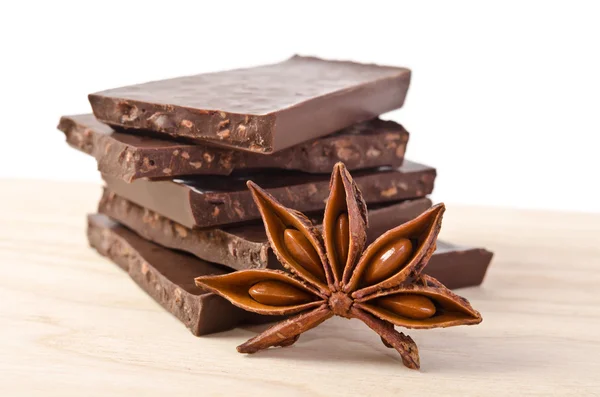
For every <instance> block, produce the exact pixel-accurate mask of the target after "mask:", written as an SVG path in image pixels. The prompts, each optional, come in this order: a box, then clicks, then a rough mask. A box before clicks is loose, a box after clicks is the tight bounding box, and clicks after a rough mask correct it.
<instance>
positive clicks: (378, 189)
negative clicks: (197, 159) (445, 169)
mask: <svg viewBox="0 0 600 397" xmlns="http://www.w3.org/2000/svg"><path fill="white" fill-rule="evenodd" d="M353 176H354V181H355V182H356V183H357V184H358V186H359V188H360V189H361V191H362V193H363V196H364V198H365V201H366V202H367V203H369V204H371V203H385V202H393V201H398V200H405V199H414V198H420V197H424V196H426V195H427V194H429V193H431V191H432V190H433V183H434V179H435V169H433V168H431V167H428V166H425V165H421V164H417V163H412V162H410V161H404V163H403V165H402V166H401V167H399V168H395V169H392V168H387V169H377V170H368V171H356V172H355V173H354V175H353ZM103 178H104V180H105V181H106V185H107V187H108V188H109V189H110V190H111V191H113V192H114V193H116V194H118V195H119V196H122V197H124V198H126V199H128V200H130V201H132V202H134V203H136V204H138V205H140V206H142V207H145V208H148V209H150V210H152V211H155V212H157V213H159V214H160V215H163V216H165V217H167V218H169V219H171V220H173V221H175V222H178V223H180V224H182V225H183V226H186V227H189V228H195V227H201V228H203V227H211V226H216V225H225V224H231V223H238V222H243V221H249V220H253V219H259V218H260V214H259V212H258V209H257V208H256V206H255V204H254V201H253V200H252V196H251V194H250V191H249V190H248V189H247V187H246V181H247V180H252V181H254V182H256V183H257V184H258V185H259V186H261V187H262V188H263V189H265V190H267V191H268V192H269V193H271V194H272V195H273V196H274V197H275V198H276V199H277V200H278V201H279V202H281V204H283V205H284V206H286V207H289V208H295V209H297V210H298V211H301V212H310V211H317V210H322V209H323V208H324V206H325V203H324V202H325V200H326V199H327V196H328V195H329V176H328V175H316V174H306V173H297V172H293V171H279V172H277V171H273V172H263V173H257V174H247V175H238V176H233V175H232V176H229V177H223V176H211V175H206V176H202V177H196V178H186V179H173V180H167V181H148V180H145V179H138V180H136V181H134V182H132V183H126V182H124V181H123V180H122V179H118V178H114V177H110V176H107V175H103Z"/></svg>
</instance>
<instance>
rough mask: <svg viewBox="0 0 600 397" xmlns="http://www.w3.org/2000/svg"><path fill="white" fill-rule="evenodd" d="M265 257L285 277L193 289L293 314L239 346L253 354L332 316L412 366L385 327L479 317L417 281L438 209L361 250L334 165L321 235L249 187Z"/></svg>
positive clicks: (348, 180) (351, 199)
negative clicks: (273, 259)
mask: <svg viewBox="0 0 600 397" xmlns="http://www.w3.org/2000/svg"><path fill="white" fill-rule="evenodd" d="M248 188H249V189H250V191H251V192H252V195H253V197H254V201H255V202H256V204H257V206H258V208H259V210H260V213H261V216H262V219H263V222H264V224H265V229H266V232H267V237H268V239H269V242H270V244H271V247H272V249H273V251H274V252H275V254H276V256H277V258H278V259H279V261H280V262H281V263H282V265H283V266H284V267H285V268H286V269H287V270H288V271H289V272H284V271H279V270H269V269H262V270H256V269H250V270H239V271H236V272H233V273H230V274H226V275H221V276H203V277H198V278H196V284H197V285H198V286H200V287H203V288H206V289H208V290H210V291H213V292H215V293H217V294H218V295H221V296H222V297H224V298H226V299H228V300H229V301H230V302H232V303H233V304H234V305H236V306H239V307H241V308H242V309H245V310H248V311H253V312H256V313H260V314H267V315H292V316H291V317H289V318H287V319H286V320H284V321H282V322H280V323H278V324H276V325H274V326H272V327H271V328H269V329H267V330H266V331H264V332H263V333H261V334H260V335H257V336H256V337H254V338H252V339H250V340H249V341H247V342H246V343H244V344H242V345H240V346H238V351H239V352H241V353H255V352H257V351H259V350H262V349H266V348H268V347H272V346H289V345H291V344H293V343H294V342H295V341H296V340H297V339H298V337H299V335H300V334H301V333H303V332H305V331H307V330H309V329H311V328H314V327H316V326H317V325H319V324H320V323H322V322H323V321H325V320H327V319H328V318H330V317H331V316H333V315H338V316H342V317H346V318H357V319H359V320H361V321H363V322H364V323H365V324H366V325H367V326H368V327H369V328H371V329H372V330H374V331H375V332H377V333H378V334H379V335H380V336H381V340H382V341H383V343H384V344H385V345H386V346H387V347H392V348H394V349H396V350H397V351H398V352H399V353H400V356H401V357H402V362H403V363H404V365H406V366H407V367H409V368H415V369H416V368H419V366H420V363H419V352H418V349H417V345H416V344H415V342H414V341H413V340H412V338H411V337H410V336H407V335H404V334H403V333H400V332H398V331H396V330H395V329H394V326H400V327H405V328H418V329H425V328H437V327H450V326H456V325H471V324H478V323H480V322H481V320H482V319H481V315H480V314H479V313H478V312H477V311H476V310H475V309H473V308H472V307H471V305H470V304H469V302H468V301H467V300H466V299H464V298H462V297H460V296H458V295H456V294H454V293H453V292H452V291H450V290H448V289H447V288H446V287H445V286H443V285H442V284H441V283H440V282H439V281H437V280H436V279H434V278H433V277H430V276H428V275H423V274H421V273H422V271H423V268H424V267H425V266H426V265H427V262H428V261H429V258H430V257H431V255H432V254H433V252H434V251H435V246H436V240H437V236H438V234H439V231H440V228H441V223H442V214H443V212H444V209H445V208H444V205H443V204H438V205H436V206H434V207H432V208H430V209H429V210H427V211H426V212H424V213H423V214H421V215H420V216H418V217H417V218H415V219H413V220H411V221H409V222H406V223H404V224H402V225H400V226H398V227H396V228H394V229H392V230H389V231H387V232H386V233H384V234H383V235H381V236H380V237H379V238H378V239H377V240H375V241H374V242H373V243H372V244H371V245H369V246H368V247H366V248H365V245H366V228H367V217H366V213H367V206H366V204H365V202H364V200H363V198H362V194H361V193H360V190H359V189H358V187H357V186H356V184H355V183H354V181H353V180H352V177H351V176H350V173H349V172H348V171H347V170H346V167H345V166H344V165H343V164H342V163H338V164H336V166H335V168H334V170H333V173H332V176H331V184H330V190H331V191H330V195H329V198H328V200H327V204H326V206H325V215H324V219H323V232H321V231H320V230H319V229H318V228H316V227H314V226H313V225H312V223H311V222H310V221H309V220H308V218H306V216H304V215H303V214H301V213H300V212H297V211H295V210H291V209H288V208H286V207H284V206H282V205H281V204H280V203H278V202H277V201H276V200H275V199H274V198H273V197H272V196H271V195H269V194H268V193H267V192H265V191H264V190H263V189H261V188H260V187H259V186H257V185H256V184H254V183H253V182H248Z"/></svg>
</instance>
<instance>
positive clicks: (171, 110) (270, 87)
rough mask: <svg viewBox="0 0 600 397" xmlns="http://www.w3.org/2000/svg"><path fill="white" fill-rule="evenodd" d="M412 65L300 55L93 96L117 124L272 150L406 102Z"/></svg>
mask: <svg viewBox="0 0 600 397" xmlns="http://www.w3.org/2000/svg"><path fill="white" fill-rule="evenodd" d="M409 83H410V70H408V69H405V68H397V67H388V66H379V65H373V64H360V63H354V62H345V61H328V60H322V59H318V58H313V57H301V56H294V57H292V58H290V59H288V60H287V61H284V62H281V63H276V64H272V65H265V66H258V67H253V68H247V69H236V70H230V71H225V72H218V73H208V74H199V75H195V76H187V77H179V78H174V79H169V80H161V81H154V82H150V83H145V84H138V85H132V86H128V87H121V88H115V89H112V90H107V91H102V92H98V93H95V94H90V95H89V100H90V103H91V104H92V108H93V110H94V115H95V116H96V118H98V120H100V121H102V122H105V123H107V124H109V125H111V126H113V127H124V128H133V129H141V130H146V131H151V132H154V133H155V134H158V135H163V136H164V135H167V136H169V137H171V138H175V139H178V138H180V139H182V140H187V141H191V142H204V143H206V142H210V143H213V144H217V145H220V146H226V147H232V148H237V149H242V150H248V151H253V152H259V153H273V152H276V151H278V150H281V149H285V148H288V147H290V146H293V145H296V144H298V143H301V142H305V141H308V140H311V139H314V138H317V137H320V136H324V135H328V134H331V133H333V132H335V131H337V130H340V129H342V128H345V127H348V126H350V125H352V124H354V123H358V122H360V121H364V120H368V119H372V118H374V117H377V116H378V115H380V114H382V113H385V112H388V111H390V110H393V109H397V108H399V107H401V106H402V105H403V104H404V98H405V97H406V92H407V90H408V86H409Z"/></svg>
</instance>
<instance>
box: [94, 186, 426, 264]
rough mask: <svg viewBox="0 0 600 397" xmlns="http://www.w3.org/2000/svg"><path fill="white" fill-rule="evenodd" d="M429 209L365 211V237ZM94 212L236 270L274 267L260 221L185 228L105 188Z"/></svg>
mask: <svg viewBox="0 0 600 397" xmlns="http://www.w3.org/2000/svg"><path fill="white" fill-rule="evenodd" d="M429 207H431V201H430V200H429V199H426V198H422V199H416V200H407V201H403V202H400V203H395V204H390V205H387V206H384V207H380V208H377V207H374V208H372V209H369V229H368V235H367V238H369V239H370V240H374V239H375V238H377V237H379V236H380V235H381V234H382V233H384V232H385V231H386V230H388V229H391V228H393V227H395V226H398V225H400V224H401V223H404V222H406V221H408V220H410V219H413V218H414V217H416V216H417V215H419V214H421V213H422V212H423V211H425V210H426V209H428V208H429ZM98 212H99V213H101V214H104V215H106V216H108V217H110V218H112V219H114V220H116V221H117V222H119V223H120V224H122V225H124V226H127V227H128V228H130V229H132V230H133V231H135V232H136V233H137V234H139V235H141V236H142V237H144V238H145V239H148V240H150V241H153V242H155V243H158V244H160V245H162V246H165V247H168V248H174V249H178V250H182V251H186V252H189V253H192V254H194V255H196V256H197V257H199V258H202V259H204V260H207V261H210V262H214V263H218V264H222V265H225V266H228V267H231V268H233V269H238V270H240V269H249V268H264V267H270V268H276V267H278V261H277V258H275V255H274V254H273V252H272V251H271V250H270V248H269V243H268V241H267V236H266V234H265V229H264V226H263V224H262V222H253V223H252V224H245V225H239V226H223V227H221V228H211V229H189V228H186V227H185V226H182V225H180V224H179V223H177V222H174V221H172V220H170V219H167V218H165V217H164V216H161V215H159V214H157V213H156V212H154V211H151V210H148V209H146V208H143V207H140V206H139V205H137V204H134V203H132V202H131V201H128V200H126V199H124V198H123V197H120V196H118V195H116V194H114V193H113V192H110V191H108V190H105V191H104V194H103V195H102V199H101V200H100V204H99V205H98ZM307 215H308V216H309V217H310V218H312V219H311V220H312V221H313V223H314V224H317V225H318V224H320V222H321V221H322V220H323V211H319V212H317V213H313V214H307Z"/></svg>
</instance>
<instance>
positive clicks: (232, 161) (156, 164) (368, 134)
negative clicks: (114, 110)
mask: <svg viewBox="0 0 600 397" xmlns="http://www.w3.org/2000/svg"><path fill="white" fill-rule="evenodd" d="M58 129H59V130H61V131H62V132H64V133H65V135H66V137H67V142H68V143H69V145H71V146H72V147H74V148H75V149H78V150H81V151H82V152H85V153H87V154H90V155H92V156H93V157H95V158H96V161H97V162H98V170H99V171H100V172H101V173H103V174H105V175H109V176H111V177H113V178H120V179H123V180H124V181H126V182H131V181H133V180H135V179H139V178H149V179H152V178H165V177H177V176H185V175H229V174H231V172H232V171H233V170H252V169H268V168H279V169H290V170H299V171H304V172H312V173H329V172H331V169H332V168H333V166H334V165H335V163H336V162H338V161H343V162H344V163H345V164H346V166H347V167H348V168H349V169H351V170H358V169H365V168H373V167H380V166H393V167H398V166H400V165H401V164H402V161H403V159H404V151H405V150H406V143H407V141H408V132H406V130H405V129H404V128H403V127H402V126H401V125H399V124H397V123H395V122H393V121H383V120H380V119H372V120H368V121H365V122H362V123H358V124H354V125H352V126H350V127H348V128H345V129H343V130H341V131H338V132H337V133H335V134H333V135H329V136H326V137H323V138H318V139H316V140H312V141H308V142H305V143H301V144H298V145H296V146H293V147H291V148H288V149H285V150H282V151H279V152H277V153H274V154H272V155H268V156H265V155H262V154H258V153H251V152H242V151H239V150H231V149H224V148H219V147H215V146H208V145H191V144H186V143H180V142H173V141H167V140H161V139H155V138H150V137H144V136H139V135H133V134H125V133H121V132H116V131H114V130H113V129H112V128H110V127H109V126H108V125H106V124H102V123H101V122H99V121H98V120H96V119H95V118H94V116H93V115H91V114H83V115H77V116H63V117H62V118H61V119H60V123H59V124H58Z"/></svg>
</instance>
